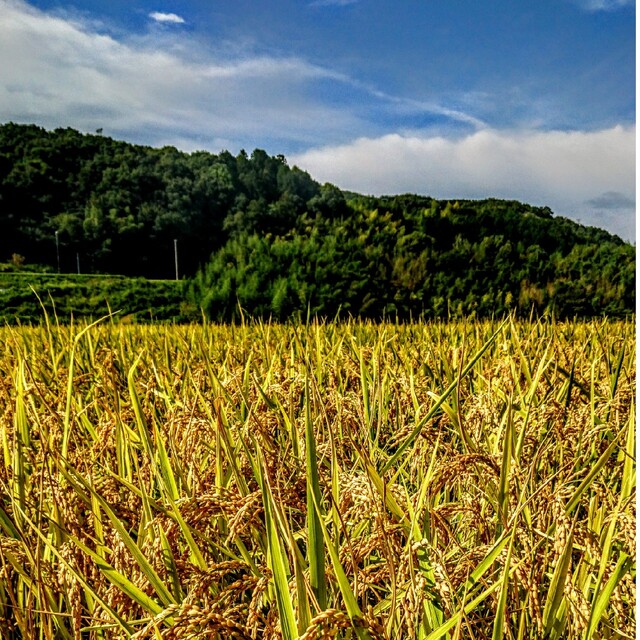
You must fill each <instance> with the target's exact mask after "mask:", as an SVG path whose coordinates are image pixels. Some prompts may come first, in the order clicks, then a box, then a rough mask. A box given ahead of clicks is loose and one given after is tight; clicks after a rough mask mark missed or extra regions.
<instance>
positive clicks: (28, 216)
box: [0, 123, 635, 320]
mask: <svg viewBox="0 0 640 640" xmlns="http://www.w3.org/2000/svg"><path fill="white" fill-rule="evenodd" d="M0 231H1V233H0V262H2V263H4V264H5V265H6V266H5V268H6V269H11V270H13V271H16V272H30V271H40V272H42V271H45V272H47V271H48V272H49V273H51V274H52V275H56V274H57V272H58V270H60V272H61V273H63V274H65V273H66V274H70V273H77V272H78V271H81V273H83V274H114V275H121V276H130V277H133V278H138V279H139V278H147V279H154V280H168V279H172V278H174V277H175V263H174V242H175V241H177V247H178V262H179V277H180V279H181V280H183V283H182V286H181V288H180V290H181V292H182V293H181V295H182V296H183V299H182V302H181V303H180V304H181V305H182V309H183V310H184V309H185V308H189V309H191V310H193V312H194V314H195V315H197V314H198V313H199V310H200V309H202V310H203V311H204V312H205V314H206V315H207V316H208V317H210V318H212V319H215V320H231V319H234V318H237V317H238V314H240V313H241V309H242V310H243V311H244V312H245V313H248V314H251V315H255V316H262V317H273V318H275V319H285V318H287V317H290V316H291V315H292V314H296V313H300V314H307V313H309V312H310V313H311V314H313V315H320V316H325V317H333V316H335V315H336V314H339V313H343V314H352V315H359V316H362V317H369V318H380V317H384V316H386V317H398V318H401V319H405V318H418V317H427V318H432V317H451V316H463V315H464V316H468V315H473V316H477V317H486V316H495V315H501V314H503V313H505V312H508V311H512V310H515V311H516V312H518V313H520V314H522V315H529V314H530V313H536V314H541V313H547V312H551V313H554V314H555V315H556V316H557V317H574V316H578V317H588V316H597V315H607V316H611V317H623V316H626V315H630V314H632V313H633V312H634V309H635V247H633V246H632V245H630V244H628V243H626V242H623V241H622V240H621V239H620V238H618V237H617V236H613V235H611V234H609V233H607V232H606V231H603V230H601V229H597V228H594V227H585V226H582V225H580V224H578V223H575V222H573V221H571V220H569V219H567V218H563V217H559V216H554V215H553V213H552V211H551V210H550V209H549V208H547V207H534V206H530V205H527V204H523V203H520V202H516V201H504V200H497V199H488V200H481V201H469V200H456V201H439V200H435V199H433V198H430V197H426V196H417V195H400V196H389V197H369V196H363V195H359V194H354V193H350V192H343V191H341V190H340V189H338V188H337V187H335V186H333V185H331V184H324V185H321V184H319V183H318V182H316V181H315V180H313V179H312V177H311V176H309V174H308V173H306V172H305V171H302V170H300V169H299V168H297V167H290V166H289V165H288V163H287V161H286V159H285V158H284V157H283V156H275V157H272V156H269V155H268V154H267V153H265V152H264V151H261V150H259V149H256V150H255V151H253V152H252V153H251V154H250V155H249V154H247V153H246V152H244V151H242V152H240V153H239V154H238V155H236V156H234V155H232V154H231V153H229V152H226V151H224V152H222V153H220V154H212V153H208V152H204V151H199V152H195V153H184V152H181V151H178V150H177V149H175V148H173V147H163V148H160V149H158V148H152V147H146V146H140V145H133V144H129V143H127V142H122V141H117V140H113V139H111V138H108V137H106V136H102V135H87V134H82V133H80V132H78V131H75V130H73V129H56V130H54V131H47V130H45V129H42V128H40V127H37V126H35V125H18V124H13V123H9V124H5V125H2V126H0ZM154 295H155V294H154ZM154 304H155V302H154ZM158 304H160V303H158ZM164 315H166V310H165V312H164Z"/></svg>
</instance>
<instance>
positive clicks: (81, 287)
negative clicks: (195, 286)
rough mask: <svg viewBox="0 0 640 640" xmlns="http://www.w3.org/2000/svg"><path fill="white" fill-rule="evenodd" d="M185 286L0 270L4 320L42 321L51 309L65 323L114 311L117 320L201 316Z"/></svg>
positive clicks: (0, 317) (180, 319)
mask: <svg viewBox="0 0 640 640" xmlns="http://www.w3.org/2000/svg"><path fill="white" fill-rule="evenodd" d="M183 289H184V285H183V283H180V282H175V281H170V280H145V279H144V278H125V277H119V276H97V275H85V276H83V275H58V274H51V273H28V272H13V273H12V272H1V271H0V309H1V312H0V322H2V324H6V323H8V324H15V323H17V322H19V323H21V324H30V323H35V324H37V323H40V322H43V321H44V319H45V314H46V313H48V314H49V315H50V316H51V317H53V316H57V317H58V318H59V319H60V321H61V322H64V323H66V322H68V321H69V319H71V318H72V319H73V320H75V321H78V320H80V319H85V320H86V319H90V318H101V317H103V316H105V315H107V314H108V313H111V312H113V313H115V314H116V316H115V318H116V319H117V320H118V321H121V320H126V321H134V320H135V321H144V322H157V321H165V322H166V321H177V322H185V321H189V320H194V319H197V317H198V315H199V311H198V309H197V307H193V306H192V307H189V305H188V304H187V303H186V302H185V297H184V291H183Z"/></svg>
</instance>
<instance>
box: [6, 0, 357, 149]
mask: <svg viewBox="0 0 640 640" xmlns="http://www.w3.org/2000/svg"><path fill="white" fill-rule="evenodd" d="M0 11H1V12H2V20H1V21H0V59H2V60H4V61H6V62H7V64H3V65H0V121H7V120H14V121H17V122H37V123H39V124H42V125H44V126H74V127H77V128H80V129H84V130H89V131H91V130H94V129H95V128H97V127H104V129H105V133H109V134H110V135H118V136H121V137H128V138H129V139H133V140H136V141H142V142H148V143H150V144H155V142H156V140H160V139H167V138H179V139H192V140H193V141H194V144H196V143H197V144H199V145H200V147H202V146H204V145H205V144H208V143H209V142H210V141H211V140H221V139H224V140H232V141H233V140H235V144H236V145H245V144H247V141H248V144H249V145H251V144H255V143H257V142H259V141H261V140H264V139H265V138H269V137H272V138H273V137H274V132H276V133H275V135H276V136H280V139H281V140H287V139H288V140H289V141H290V142H291V141H293V142H294V143H297V144H302V143H304V144H318V143H319V142H320V141H321V140H323V139H325V138H328V139H331V140H335V139H337V138H339V137H341V136H342V135H343V134H344V133H345V132H346V131H349V130H356V131H361V132H362V131H363V128H362V126H361V124H359V123H358V117H357V116H354V115H353V114H352V113H350V112H349V111H348V110H343V109H341V108H340V107H339V106H334V105H331V104H327V103H325V102H323V101H322V100H318V99H317V98H316V97H314V96H313V91H312V88H313V87H314V86H315V84H316V83H318V82H329V83H336V82H342V81H343V76H341V75H340V74H335V73H333V72H332V71H331V70H328V69H323V68H322V67H319V66H316V65H313V64H310V63H308V62H306V61H304V60H301V59H298V58H295V57H281V58H276V57H270V56H258V57H241V56H238V57H236V58H235V59H233V60H229V59H221V58H219V57H216V56H215V55H214V54H213V53H206V52H204V53H203V51H202V50H201V49H200V48H199V47H198V46H197V44H195V43H194V44H192V43H191V42H190V41H189V40H188V39H186V38H185V39H183V40H182V41H181V42H180V43H179V46H178V45H176V41H175V39H172V40H167V41H166V42H165V41H164V40H163V38H164V34H150V35H148V36H147V37H144V38H136V39H130V40H126V39H123V38H122V37H120V38H118V37H116V36H114V35H110V34H108V33H106V34H105V33H104V32H101V33H98V32H96V31H94V30H93V29H92V27H91V25H90V24H87V23H84V22H82V20H80V19H74V20H67V19H65V18H64V17H61V16H58V15H53V14H50V13H47V12H44V11H41V10H38V9H36V8H34V7H32V6H30V5H29V4H27V3H26V2H22V1H21V0H0ZM167 37H168V38H171V37H172V36H167ZM167 42H169V43H170V44H171V45H172V46H167ZM251 148H252V147H251ZM274 151H275V149H274Z"/></svg>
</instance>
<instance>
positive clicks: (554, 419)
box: [0, 318, 636, 640]
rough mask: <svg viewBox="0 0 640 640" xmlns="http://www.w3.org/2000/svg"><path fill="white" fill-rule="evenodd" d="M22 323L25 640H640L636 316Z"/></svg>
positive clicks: (11, 372)
mask: <svg viewBox="0 0 640 640" xmlns="http://www.w3.org/2000/svg"><path fill="white" fill-rule="evenodd" d="M0 332H1V334H2V335H1V336H0V339H1V343H2V344H3V346H4V348H3V350H2V352H0V385H1V386H0V412H1V414H2V420H1V421H0V428H1V429H2V439H1V442H2V451H1V452H0V455H1V456H2V466H1V469H0V488H1V491H2V494H1V500H2V501H1V503H0V635H1V637H2V638H6V639H17V638H28V639H32V638H33V639H53V638H56V639H57V638H62V639H79V638H88V639H100V638H105V639H107V638H108V639H111V638H133V639H135V640H143V639H149V640H157V639H159V638H163V639H168V640H178V639H181V640H182V639H187V638H221V639H223V638H235V639H249V638H250V639H257V638H260V639H262V638H264V639H279V638H284V639H285V640H290V639H296V638H299V639H301V640H314V639H319V638H334V637H335V638H353V639H359V640H364V639H383V638H384V639H400V638H402V639H404V638H409V639H413V638H416V639H418V638H419V639H422V640H424V639H428V640H435V639H437V638H443V639H451V640H453V639H455V638H461V639H462V638H471V639H474V638H475V639H478V640H481V639H482V640H484V639H488V638H492V639H494V640H495V639H498V638H509V639H518V640H520V639H528V638H549V639H552V640H553V639H557V638H580V639H590V638H594V639H595V638H634V637H635V602H636V594H635V528H636V525H635V522H636V521H635V504H636V501H635V394H636V389H635V375H636V371H635V328H634V323H633V322H631V321H630V322H626V323H625V322H608V321H602V320H600V321H596V322H590V323H578V322H574V323H559V322H550V321H549V322H543V321H540V322H523V321H517V320H514V319H512V318H507V319H506V320H505V321H503V322H472V321H467V322H455V323H454V322H451V323H427V324H406V325H402V324H382V325H376V324H368V323H362V322H357V321H351V322H345V323H310V324H308V325H304V324H298V325H296V324H285V325H276V324H265V323H260V322H255V323H253V322H247V323H244V324H239V325H235V326H218V325H212V324H203V325H189V326H144V325H140V326H137V325H122V324H120V325H119V324H115V323H113V322H111V321H110V320H108V319H107V320H104V321H102V322H99V323H96V324H93V325H81V326H77V325H76V326H56V325H50V324H47V325H43V326H41V327H33V328H26V327H22V328H14V327H4V328H1V329H0Z"/></svg>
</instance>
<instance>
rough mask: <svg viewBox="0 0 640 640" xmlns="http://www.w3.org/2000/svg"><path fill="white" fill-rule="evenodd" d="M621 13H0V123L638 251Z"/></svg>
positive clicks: (586, 8)
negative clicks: (94, 136) (478, 211)
mask: <svg viewBox="0 0 640 640" xmlns="http://www.w3.org/2000/svg"><path fill="white" fill-rule="evenodd" d="M635 13H636V12H635V2H634V1H633V0H631V1H629V0H517V1H516V0H486V1H479V0H422V1H418V0H407V1H404V2H391V1H383V0H298V1H293V0H274V1H270V2H266V1H265V2H260V1H256V0H252V1H249V0H235V1H231V0H209V1H206V2H205V1H197V2H196V1H187V0H162V1H158V2H155V1H154V0H144V1H138V0H129V1H127V2H124V1H122V0H115V1H114V0H111V1H109V2H95V1H93V0H76V1H74V2H62V1H59V0H58V1H55V0H53V1H52V0H38V1H37V2H35V1H33V2H26V1H24V0H0V58H1V59H2V60H4V61H9V64H6V63H5V64H3V65H0V121H2V122H6V121H9V120H12V121H14V122H36V123H38V124H41V125H43V126H46V127H57V126H71V127H75V128H78V129H80V130H83V131H93V130H95V129H97V128H99V127H101V128H103V130H104V133H105V134H107V135H111V136H113V137H117V138H122V139H126V140H130V141H132V142H141V143H145V144H152V145H163V144H172V145H175V146H177V147H179V148H182V149H184V150H187V151H191V150H195V149H207V150H209V151H213V152H218V151H220V150H222V149H229V150H230V151H232V152H237V151H239V150H240V149H241V148H245V149H247V150H248V151H250V150H252V149H253V148H255V147H260V148H263V149H266V150H267V151H268V152H269V153H272V154H278V153H283V154H285V155H286V156H287V158H288V159H289V162H290V163H291V164H294V163H295V164H298V165H299V166H301V167H302V168H304V169H307V170H308V171H309V172H310V173H311V174H312V175H313V176H314V177H315V178H316V179H318V180H320V181H330V182H333V183H335V184H337V185H338V186H340V187H343V188H347V189H353V190H356V191H361V192H365V193H374V194H381V193H401V192H406V191H411V192H417V193H424V194H429V195H433V196H435V197H440V198H456V197H460V198H482V197H487V196H497V197H504V198H515V199H519V200H524V201H527V202H531V203H533V204H544V205H549V206H551V208H552V209H553V210H554V211H555V212H556V214H557V215H566V216H568V217H571V218H574V219H578V220H581V221H582V222H583V223H585V224H596V225H598V226H602V227H604V228H607V229H609V230H611V231H613V232H615V233H618V234H620V235H621V236H623V237H625V238H627V239H632V238H634V237H635V26H636V16H635Z"/></svg>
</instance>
